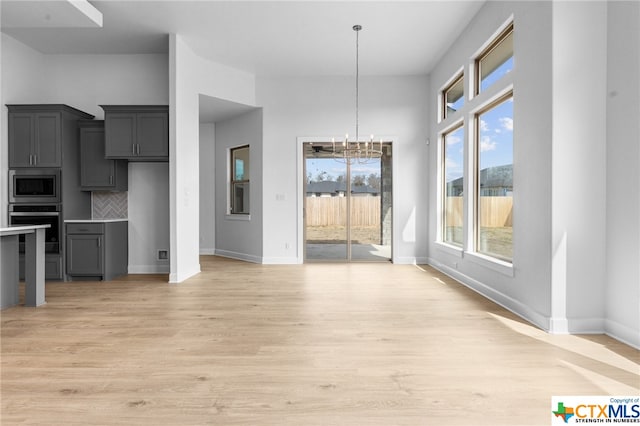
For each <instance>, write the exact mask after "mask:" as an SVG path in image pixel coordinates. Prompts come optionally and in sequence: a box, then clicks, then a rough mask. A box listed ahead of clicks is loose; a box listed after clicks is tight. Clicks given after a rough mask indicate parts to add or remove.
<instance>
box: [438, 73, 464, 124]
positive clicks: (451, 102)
mask: <svg viewBox="0 0 640 426" xmlns="http://www.w3.org/2000/svg"><path fill="white" fill-rule="evenodd" d="M442 96H443V103H444V108H443V111H442V118H447V117H448V116H449V115H450V114H453V113H454V112H456V111H458V110H459V109H460V107H462V105H464V75H460V76H459V77H458V78H457V79H456V80H455V81H454V82H453V83H452V84H451V86H449V87H447V88H446V89H445V90H443V92H442Z"/></svg>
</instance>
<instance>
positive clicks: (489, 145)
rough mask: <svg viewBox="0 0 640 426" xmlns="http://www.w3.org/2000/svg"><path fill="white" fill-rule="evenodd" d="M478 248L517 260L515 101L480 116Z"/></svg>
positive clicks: (498, 106) (500, 104)
mask: <svg viewBox="0 0 640 426" xmlns="http://www.w3.org/2000/svg"><path fill="white" fill-rule="evenodd" d="M477 126H478V141H477V144H478V146H477V152H478V173H479V176H478V197H477V200H478V201H477V202H478V204H477V206H476V207H477V221H478V222H477V229H478V235H477V247H476V250H477V251H478V252H480V253H484V254H487V255H489V256H493V257H497V258H500V259H502V260H506V261H511V259H512V258H513V211H512V208H513V97H512V96H511V95H509V97H508V98H506V99H504V100H502V101H500V103H498V104H496V105H495V106H493V107H492V108H491V109H489V110H487V111H485V112H483V113H481V114H479V115H478V116H477Z"/></svg>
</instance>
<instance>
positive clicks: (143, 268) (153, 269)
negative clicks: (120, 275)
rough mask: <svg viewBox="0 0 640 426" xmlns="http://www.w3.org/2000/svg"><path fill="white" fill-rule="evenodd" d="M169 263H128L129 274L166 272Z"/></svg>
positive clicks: (168, 268) (167, 271)
mask: <svg viewBox="0 0 640 426" xmlns="http://www.w3.org/2000/svg"><path fill="white" fill-rule="evenodd" d="M169 270H170V265H129V268H128V273H129V274H168V273H169Z"/></svg>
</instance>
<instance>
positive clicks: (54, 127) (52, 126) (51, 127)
mask: <svg viewBox="0 0 640 426" xmlns="http://www.w3.org/2000/svg"><path fill="white" fill-rule="evenodd" d="M61 134H62V129H61V117H60V113H57V112H54V113H45V112H42V113H36V114H35V143H34V150H33V154H34V161H33V165H34V166H35V167H62V141H61Z"/></svg>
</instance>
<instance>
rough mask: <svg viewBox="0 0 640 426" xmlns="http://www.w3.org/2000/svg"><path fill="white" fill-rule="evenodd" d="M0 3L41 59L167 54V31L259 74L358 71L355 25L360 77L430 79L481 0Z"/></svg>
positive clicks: (6, 25) (5, 27) (9, 27)
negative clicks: (81, 10) (81, 7)
mask: <svg viewBox="0 0 640 426" xmlns="http://www.w3.org/2000/svg"><path fill="white" fill-rule="evenodd" d="M74 3H75V4H76V6H74ZM78 3H86V4H85V8H92V7H93V8H95V9H97V11H99V12H101V14H102V21H103V23H102V27H100V26H99V25H95V21H96V19H93V21H94V22H93V23H92V22H89V20H87V19H86V18H83V17H82V16H80V17H77V13H76V12H77V11H75V10H74V8H75V9H77V8H78V7H77V4H78ZM0 4H1V6H2V22H1V24H2V31H3V32H5V33H6V34H8V35H10V36H11V37H13V38H15V39H17V40H19V41H21V42H22V43H24V44H26V45H28V46H31V47H32V48H34V49H36V50H38V51H40V52H42V53H47V54H129V53H166V52H167V51H168V34H169V33H177V34H180V35H181V36H182V37H184V39H185V41H186V43H187V44H188V45H189V46H190V47H191V48H192V49H193V50H194V52H195V53H197V54H198V55H200V56H202V57H204V58H208V59H210V60H212V61H215V62H219V63H223V64H225V65H228V66H231V67H234V68H237V69H241V70H244V71H247V72H250V73H253V74H256V75H280V76H290V75H314V76H322V75H350V74H353V73H354V68H355V64H354V63H355V41H356V37H355V32H354V31H353V30H352V26H353V25H355V24H360V25H362V26H363V30H362V31H361V32H360V34H359V37H360V73H361V74H362V75H421V74H427V73H429V71H430V70H431V69H432V68H433V66H434V65H435V64H436V63H437V62H438V60H439V58H440V57H441V56H442V55H443V53H444V52H445V51H446V49H447V48H448V47H449V46H450V45H451V43H452V42H453V41H454V40H455V39H456V38H457V37H458V35H459V34H460V32H461V31H462V30H463V29H464V28H465V27H466V25H467V24H468V23H469V21H470V20H471V19H472V17H473V16H474V15H475V13H476V12H477V11H478V9H479V8H480V7H481V6H482V4H483V1H479V0H476V1H462V0H460V1H415V0H414V1H407V2H403V1H336V0H333V1H313V0H306V1H302V0H300V1H265V0H262V1H237V0H236V1H216V0H199V1H175V0H173V1H171V0H160V1H157V0H142V1H133V0H126V1H121V0H106V1H93V0H91V1H86V0H73V1H71V0H47V1H43V0H40V1H35V0H27V1H25V0H2V1H1V2H0ZM25 4H27V5H29V7H25ZM16 10H18V12H19V13H18V12H16ZM63 15H69V16H71V17H69V16H66V17H64V16H63ZM74 16H76V21H77V22H75V23H74V22H73V20H74ZM63 17H64V19H63ZM69 20H71V22H70V21H69ZM52 23H55V25H54V24H52Z"/></svg>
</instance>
